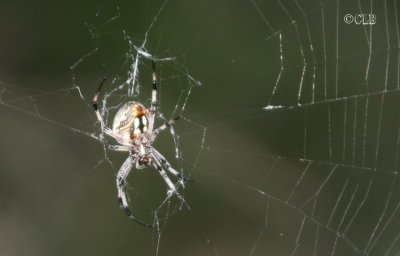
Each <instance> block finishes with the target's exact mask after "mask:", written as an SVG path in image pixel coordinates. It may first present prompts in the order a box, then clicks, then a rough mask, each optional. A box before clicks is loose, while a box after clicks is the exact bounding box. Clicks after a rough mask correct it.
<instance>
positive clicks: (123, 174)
mask: <svg viewBox="0 0 400 256" xmlns="http://www.w3.org/2000/svg"><path fill="white" fill-rule="evenodd" d="M135 160H136V156H134V155H129V157H128V159H126V160H125V162H124V163H123V165H122V166H121V168H120V169H119V171H118V174H117V189H118V202H119V206H120V208H121V210H122V211H123V212H125V214H126V215H128V217H129V218H130V219H131V220H133V221H135V222H137V223H139V224H141V225H143V226H145V227H148V228H152V227H153V225H150V224H146V223H144V222H142V221H140V220H139V219H137V218H136V217H135V216H134V215H133V213H132V211H131V210H130V209H129V205H128V200H127V198H126V193H125V190H124V188H125V184H126V178H127V177H128V175H129V172H130V171H131V169H132V167H133V165H134V163H135Z"/></svg>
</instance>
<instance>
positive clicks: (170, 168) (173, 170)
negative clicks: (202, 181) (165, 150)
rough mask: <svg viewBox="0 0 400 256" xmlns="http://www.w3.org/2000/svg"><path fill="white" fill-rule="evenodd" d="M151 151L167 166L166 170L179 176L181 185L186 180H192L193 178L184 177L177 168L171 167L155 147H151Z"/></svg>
mask: <svg viewBox="0 0 400 256" xmlns="http://www.w3.org/2000/svg"><path fill="white" fill-rule="evenodd" d="M153 152H154V155H155V157H157V158H158V159H159V161H160V162H161V163H162V164H163V165H164V166H165V167H166V168H167V170H168V171H169V172H170V173H172V174H173V175H174V176H176V177H178V178H179V182H180V183H181V184H182V185H184V184H185V183H186V182H188V181H194V179H191V178H189V177H186V176H184V175H182V174H181V173H180V172H178V171H177V170H175V169H174V168H173V167H172V165H171V164H170V163H169V162H168V161H167V159H165V157H164V156H163V155H161V153H160V152H158V151H157V150H156V149H155V148H153Z"/></svg>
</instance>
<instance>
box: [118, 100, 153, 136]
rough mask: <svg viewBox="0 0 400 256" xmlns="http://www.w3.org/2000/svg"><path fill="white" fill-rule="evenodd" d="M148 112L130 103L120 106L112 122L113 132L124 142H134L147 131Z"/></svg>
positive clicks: (136, 104)
mask: <svg viewBox="0 0 400 256" xmlns="http://www.w3.org/2000/svg"><path fill="white" fill-rule="evenodd" d="M147 116H148V111H147V109H146V108H145V107H144V106H143V105H142V104H140V103H138V102H135V101H130V102H127V103H125V104H124V105H122V106H121V107H120V108H119V109H118V111H117V114H116V115H115V117H114V121H113V127H112V129H113V132H115V133H117V134H118V135H120V136H121V137H123V138H124V139H126V140H134V139H137V138H139V137H140V136H141V135H142V134H144V133H146V132H147V131H148V123H149V122H148V118H147Z"/></svg>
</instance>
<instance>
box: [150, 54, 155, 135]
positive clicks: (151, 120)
mask: <svg viewBox="0 0 400 256" xmlns="http://www.w3.org/2000/svg"><path fill="white" fill-rule="evenodd" d="M151 64H152V67H153V73H152V76H153V83H152V84H153V87H152V88H153V89H152V91H151V105H150V124H149V128H150V129H149V130H150V131H152V130H153V128H154V121H155V116H156V114H157V76H156V64H155V63H154V60H152V61H151Z"/></svg>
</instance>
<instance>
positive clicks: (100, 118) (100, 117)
mask: <svg viewBox="0 0 400 256" xmlns="http://www.w3.org/2000/svg"><path fill="white" fill-rule="evenodd" d="M105 81H106V78H105V77H104V78H103V80H101V83H100V85H99V88H97V92H96V94H95V95H94V97H93V108H94V111H95V113H96V117H97V120H99V122H100V123H103V117H102V116H101V114H100V111H99V106H98V103H97V100H98V98H99V95H100V90H101V87H103V84H104V82H105Z"/></svg>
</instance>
